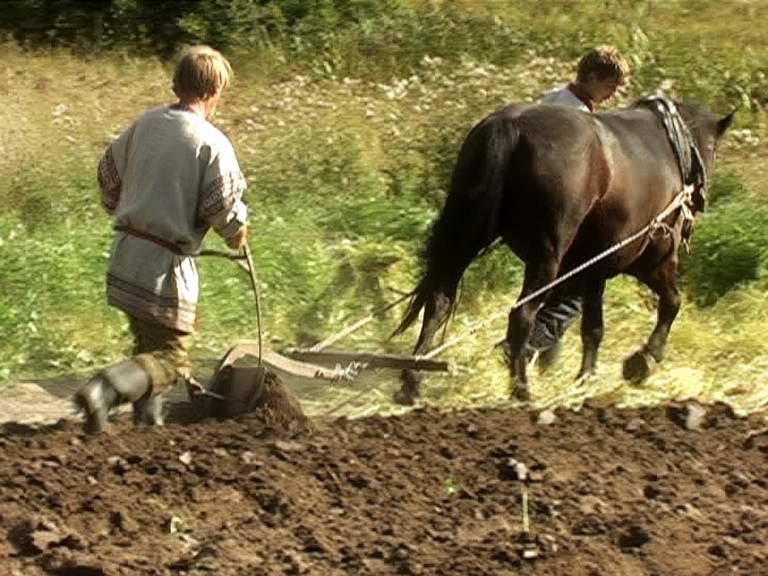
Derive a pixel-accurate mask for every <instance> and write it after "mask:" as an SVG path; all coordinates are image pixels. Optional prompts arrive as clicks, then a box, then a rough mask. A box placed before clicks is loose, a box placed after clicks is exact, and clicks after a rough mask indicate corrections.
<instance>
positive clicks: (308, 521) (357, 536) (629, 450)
mask: <svg viewBox="0 0 768 576" xmlns="http://www.w3.org/2000/svg"><path fill="white" fill-rule="evenodd" d="M704 410H706V412H704ZM704 410H702V409H701V407H699V406H698V405H693V404H691V405H686V404H680V405H674V406H667V407H658V408H649V409H643V410H620V409H616V408H611V407H607V408H603V407H598V406H586V407H585V408H584V409H582V410H581V411H579V412H572V411H560V410H557V411H555V412H545V413H541V414H535V413H530V412H525V411H521V410H514V409H506V408H505V409H502V408H493V409H476V410H462V411H452V412H442V411H438V410H436V409H433V408H424V409H420V410H415V411H413V412H411V413H409V414H405V415H402V416H394V417H388V418H384V417H372V418H365V419H357V420H349V419H346V418H340V419H336V420H325V421H323V420H318V419H316V420H315V424H316V426H315V428H316V429H315V430H314V432H313V433H312V434H309V435H307V434H301V435H288V436H286V435H285V434H283V435H280V436H278V435H276V434H275V432H274V431H273V430H270V429H269V427H267V426H266V425H265V423H264V422H263V421H262V420H260V419H259V417H257V416H254V415H250V416H245V417H241V418H239V419H236V420H228V421H217V420H206V421H203V422H189V421H187V423H185V418H184V417H183V411H182V412H178V411H177V417H176V422H177V423H175V424H170V425H168V426H166V427H164V428H159V429H137V428H134V427H133V425H132V424H131V423H130V422H129V421H128V418H127V417H125V416H121V418H120V419H119V421H118V422H116V423H114V424H113V426H112V427H111V428H110V429H109V430H108V431H107V432H106V433H104V434H102V435H100V436H95V437H92V436H85V435H83V434H82V433H81V431H80V428H79V426H78V425H77V423H76V422H74V421H72V420H61V421H59V422H58V423H55V424H36V425H34V426H33V425H28V424H19V423H14V422H7V423H5V424H3V425H2V427H0V457H2V466H0V535H2V537H1V538H0V573H2V574H9V575H24V576H36V575H47V574H54V575H65V576H80V575H82V576H98V575H131V576H135V575H166V574H171V575H173V574H182V575H201V574H216V575H220V576H229V575H235V574H237V575H240V574H242V575H276V574H319V575H325V574H371V575H373V574H376V575H379V574H382V575H384V574H424V575H432V574H434V575H451V576H453V575H465V574H466V575H485V574H487V575H512V574H546V575H551V576H559V575H563V576H565V575H568V576H587V575H606V576H618V575H621V576H634V575H638V576H639V575H649V576H650V575H657V576H667V575H669V576H688V575H690V576H702V575H713V576H714V575H725V574H745V575H746V574H749V575H757V576H760V575H768V474H767V472H768V431H767V430H766V427H767V426H768V421H766V418H765V416H763V415H751V416H749V417H746V418H739V417H736V416H735V415H734V414H733V413H732V412H731V411H730V409H729V408H728V407H726V406H723V405H717V406H707V407H704ZM187 420H189V419H187ZM524 493H525V494H526V496H525V497H524ZM526 502H527V509H528V514H527V516H526V514H525V507H526ZM526 522H527V531H526V530H525V528H526Z"/></svg>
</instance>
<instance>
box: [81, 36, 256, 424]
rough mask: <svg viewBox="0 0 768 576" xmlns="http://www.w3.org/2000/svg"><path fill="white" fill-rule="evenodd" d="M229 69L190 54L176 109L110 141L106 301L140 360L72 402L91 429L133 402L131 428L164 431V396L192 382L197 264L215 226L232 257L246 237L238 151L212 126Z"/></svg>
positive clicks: (195, 51)
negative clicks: (123, 320) (120, 317)
mask: <svg viewBox="0 0 768 576" xmlns="http://www.w3.org/2000/svg"><path fill="white" fill-rule="evenodd" d="M230 75H231V67H230V65H229V63H228V62H227V60H226V58H224V56H222V54H221V53H219V52H218V51H216V50H214V49H213V48H210V47H208V46H195V47H192V48H189V49H188V50H186V51H185V52H184V54H183V55H182V57H181V59H180V60H179V62H178V64H177V66H176V70H175V73H174V76H173V91H174V92H175V94H176V96H177V97H178V102H176V103H175V104H172V105H167V106H161V107H158V108H153V109H150V110H148V111H146V112H144V113H143V114H141V115H140V116H139V117H138V118H137V119H136V120H135V121H134V122H133V124H131V126H130V127H128V129H126V130H125V131H124V132H123V133H122V134H121V135H120V136H119V137H118V138H117V139H116V140H115V141H114V142H112V143H111V144H110V145H109V147H108V148H107V150H106V151H105V153H104V156H103V157H102V158H101V161H100V162H99V166H98V182H99V187H100V189H101V203H102V206H103V207H104V209H105V210H106V211H107V213H108V214H109V215H110V216H112V217H113V218H114V221H115V230H116V235H115V238H114V241H113V243H112V250H111V256H110V261H109V268H108V271H107V301H108V303H109V304H110V305H112V306H115V307H116V308H118V309H120V310H122V311H123V312H124V313H125V314H126V315H127V316H128V321H129V324H130V329H131V332H132V333H133V337H134V355H133V356H132V357H131V358H129V359H127V360H123V361H122V362H119V363H117V364H114V365H112V366H109V367H107V368H105V369H103V370H101V371H100V372H98V373H97V374H96V375H95V376H94V377H93V378H92V379H91V380H90V381H89V382H87V383H86V384H85V385H84V386H83V387H82V388H80V390H78V391H77V392H76V394H75V397H74V402H75V404H76V406H77V407H78V408H79V409H80V410H81V411H82V412H83V413H84V414H85V427H86V430H87V431H90V432H99V431H101V430H102V429H103V428H104V426H105V424H106V421H107V417H108V415H109V412H110V410H111V409H112V408H114V407H116V406H117V405H119V404H122V403H124V402H132V403H133V409H134V421H135V422H137V423H146V424H162V420H163V418H162V405H161V402H160V399H159V396H158V395H159V394H161V393H163V392H164V391H166V390H167V389H168V388H170V387H171V386H173V385H174V384H175V383H176V382H177V381H178V380H179V379H185V380H186V379H189V378H190V374H189V367H188V357H187V346H188V343H187V341H188V337H189V335H190V334H191V333H192V332H193V331H194V329H195V317H196V306H197V299H198V274H197V268H196V267H195V261H194V259H193V257H192V254H194V253H195V252H196V251H198V250H199V248H200V245H201V243H202V241H203V238H204V237H205V235H206V233H207V232H208V230H209V229H210V228H213V229H214V230H215V231H216V232H217V233H218V234H219V235H220V236H222V237H223V238H224V240H225V241H226V243H227V245H228V246H229V247H230V248H232V249H240V248H241V247H242V246H243V245H244V244H245V242H246V239H247V227H246V218H247V209H246V206H245V204H244V203H243V201H242V197H243V192H244V191H245V188H246V183H245V179H244V177H243V174H242V173H241V172H240V168H239V166H238V162H237V158H236V156H235V152H234V149H233V148H232V144H231V143H230V142H229V140H228V139H227V137H226V136H225V135H224V134H223V133H222V132H221V131H219V130H218V129H217V128H216V127H215V126H214V125H213V124H211V123H210V120H211V119H212V118H213V115H214V112H215V110H216V106H217V104H218V102H219V98H220V96H221V93H222V91H223V90H224V89H225V88H226V87H227V86H228V84H229V80H230Z"/></svg>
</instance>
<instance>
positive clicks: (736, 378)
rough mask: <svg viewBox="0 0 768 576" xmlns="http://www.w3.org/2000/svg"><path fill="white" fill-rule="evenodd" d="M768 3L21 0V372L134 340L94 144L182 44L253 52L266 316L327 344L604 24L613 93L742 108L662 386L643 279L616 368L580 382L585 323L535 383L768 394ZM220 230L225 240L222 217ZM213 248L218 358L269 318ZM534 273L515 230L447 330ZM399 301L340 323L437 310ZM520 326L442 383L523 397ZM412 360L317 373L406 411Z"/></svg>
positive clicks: (97, 362) (473, 345) (247, 89)
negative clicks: (490, 116) (515, 338)
mask: <svg viewBox="0 0 768 576" xmlns="http://www.w3.org/2000/svg"><path fill="white" fill-rule="evenodd" d="M566 4H567V5H568V6H567V7H568V10H565V9H564V8H565V7H566V6H565V5H566ZM6 7H7V8H6ZM766 21H768V5H766V4H765V3H762V2H757V1H748V0H731V1H727V2H723V1H708V0H688V1H686V2H677V1H674V0H669V1H665V2H661V1H653V0H623V1H622V0H601V1H598V0H585V1H583V2H563V1H560V2H555V1H539V2H534V1H530V2H529V1H524V0H518V1H494V0H464V1H462V0H454V1H449V0H446V1H442V2H441V1H426V0H425V1H420V0H231V1H225V0H199V1H196V2H195V1H186V2H162V3H158V2H140V1H136V0H113V1H112V2H67V1H57V2H53V1H45V0H27V1H23V2H6V3H4V4H3V13H2V15H0V35H2V36H3V37H4V40H3V42H2V43H0V53H2V56H3V58H2V59H1V60H0V93H2V94H3V96H4V101H5V104H4V106H3V107H2V109H0V126H2V130H0V206H2V207H3V210H2V211H0V331H2V332H1V333H2V338H1V339H0V381H10V380H20V379H25V378H27V379H28V378H36V379H41V378H52V377H58V376H63V375H71V377H73V378H84V377H85V376H86V375H87V374H88V373H90V372H91V371H93V370H94V369H96V368H97V367H99V366H101V365H103V364H105V363H108V362H111V361H114V360H116V359H118V358H120V357H121V355H123V354H124V353H125V352H126V351H127V349H128V346H129V338H128V333H127V327H126V324H125V322H124V320H123V319H122V317H121V316H120V314H119V313H118V312H117V311H115V310H112V309H110V308H108V307H107V306H106V304H105V303H104V269H105V265H106V256H107V250H108V246H109V242H110V237H111V231H110V223H109V221H108V219H107V218H106V216H105V215H104V214H103V213H102V212H101V209H100V207H99V206H98V201H97V195H96V184H95V165H96V162H97V160H98V158H99V156H100V155H101V153H102V151H103V149H104V147H105V146H106V145H107V144H108V143H109V142H110V140H111V139H112V138H113V137H114V136H115V135H116V134H117V133H118V132H119V131H120V130H122V129H123V128H125V127H126V126H127V124H128V123H129V122H130V121H131V120H132V119H133V117H134V116H135V115H136V114H137V113H139V112H140V111H142V110H143V109H144V108H146V107H148V106H153V105H158V104H161V103H165V102H168V101H170V100H171V98H172V93H171V91H170V72H171V68H172V65H173V55H174V54H175V52H176V51H177V49H178V48H179V47H180V46H181V45H182V44H183V43H185V42H197V41H204V42H207V43H211V44H213V45H215V46H217V47H219V48H221V49H222V50H224V51H225V52H226V53H227V54H228V56H230V57H231V59H232V61H233V64H234V66H235V70H236V74H237V78H236V82H235V84H234V86H233V87H232V88H231V90H229V92H228V93H227V94H226V95H225V100H224V101H223V102H222V105H221V107H220V108H221V109H220V112H219V115H218V117H217V123H218V124H219V125H220V127H221V128H222V129H223V130H224V131H225V132H226V133H227V134H228V135H229V136H230V138H231V139H232V140H233V142H234V143H235V146H236V149H237V151H238V155H239V158H240V162H241V165H242V167H243V169H244V171H245V173H246V176H247V178H248V181H249V183H250V189H249V192H248V200H249V202H250V204H251V210H252V212H251V213H252V215H251V230H252V237H251V245H252V247H253V249H254V252H255V253H256V254H257V267H258V272H259V276H260V280H261V283H262V291H263V298H264V302H263V307H264V310H265V314H264V316H265V323H266V328H267V332H268V334H267V336H268V339H269V341H270V342H271V345H272V346H274V347H278V348H279V347H280V346H283V345H306V344H311V343H313V342H316V341H318V340H320V339H322V338H323V337H325V336H327V335H328V334H330V333H332V332H335V331H336V330H337V329H338V328H340V326H341V325H343V324H344V323H346V322H347V321H351V320H355V319H357V318H358V317H360V316H362V315H364V314H366V313H367V312H368V311H369V310H370V309H372V308H375V307H377V306H379V305H381V304H382V303H385V302H388V301H391V300H392V299H393V298H395V297H396V296H397V295H398V291H404V290H408V289H410V287H411V286H412V284H413V283H414V281H415V279H416V278H417V275H418V258H417V255H418V251H419V249H420V247H421V243H422V241H423V239H424V236H425V234H426V232H427V230H428V226H429V223H430V222H431V220H432V218H433V217H434V216H435V214H436V211H437V210H438V209H439V207H440V205H441V202H442V199H443V198H444V195H445V189H446V182H447V179H448V176H449V174H450V171H451V167H452V163H453V160H454V158H455V154H456V152H457V149H458V146H459V144H460V142H461V139H462V137H463V135H464V134H465V133H466V131H467V130H468V129H469V127H470V126H471V125H472V124H473V123H474V122H475V121H477V120H479V119H480V118H482V117H483V116H484V115H486V114H487V113H488V112H490V111H492V110H493V109H495V108H496V107H497V106H499V105H501V104H504V103H507V102H510V101H513V100H531V99H535V98H537V97H538V96H539V95H540V94H541V93H542V92H544V91H545V90H547V89H549V88H551V87H553V86H554V85H556V84H559V83H563V82H565V81H567V80H568V79H570V77H571V76H572V74H573V66H574V63H575V60H576V59H577V58H578V56H579V55H580V54H581V53H582V52H583V51H584V50H585V49H586V48H588V47H590V46H592V45H595V44H599V43H613V44H615V45H617V46H618V47H619V48H620V49H621V50H623V51H624V52H625V53H626V54H627V55H629V57H630V58H631V59H632V64H633V71H634V74H633V79H632V82H631V84H630V85H629V86H628V87H627V89H625V90H624V91H623V92H622V93H621V94H620V95H619V96H618V98H617V101H616V102H614V104H616V105H623V104H626V103H628V102H629V101H631V100H632V99H634V98H635V97H638V96H641V95H645V94H649V93H656V92H664V93H666V94H669V95H673V96H675V97H679V98H683V99H697V100H700V101H704V102H706V103H707V104H708V105H709V106H710V107H711V108H713V109H715V110H717V111H718V112H721V113H724V112H727V111H728V110H730V109H731V108H733V107H734V106H738V107H739V113H738V116H737V118H738V119H737V125H736V128H735V129H734V130H733V131H732V132H731V133H730V135H729V138H728V140H727V142H726V143H725V145H724V146H723V148H722V150H721V152H720V155H719V163H718V172H717V176H716V178H715V182H714V187H713V190H712V191H711V198H712V202H711V205H710V206H711V207H710V209H709V210H708V211H707V212H706V213H705V214H704V215H703V217H702V218H701V219H700V221H699V223H698V225H697V228H696V232H695V235H694V241H693V244H692V251H691V254H690V255H688V256H687V257H686V259H685V261H684V271H683V283H684V288H685V297H686V298H685V303H684V307H683V311H682V312H681V315H680V316H679V319H678V321H677V323H676V324H675V327H674V329H673V332H672V336H671V339H670V347H669V351H668V357H667V360H665V362H664V364H663V366H662V367H661V368H660V369H659V370H658V371H657V372H656V373H655V374H654V375H653V376H652V377H651V379H650V380H649V382H648V383H647V384H646V385H645V386H644V387H642V388H632V387H629V386H627V385H625V384H623V383H622V381H621V379H620V368H619V366H620V362H621V359H622V358H623V357H624V356H625V355H626V354H627V353H629V352H630V351H632V350H633V349H634V348H635V347H636V346H637V345H639V344H640V343H641V342H642V341H644V339H645V337H646V336H647V334H648V332H649V331H650V329H651V326H652V324H653V321H654V316H655V308H654V302H653V299H652V298H651V297H649V296H648V292H647V290H646V289H645V288H642V287H639V286H637V285H636V284H635V283H634V282H633V281H630V280H627V279H617V280H615V281H613V282H612V283H611V284H610V287H609V290H608V292H607V297H606V326H607V335H606V339H605V342H604V346H603V349H604V352H603V356H602V364H601V366H600V371H599V374H598V378H597V379H596V380H595V381H594V382H591V383H589V385H587V386H584V387H581V388H579V389H575V388H574V386H573V385H572V381H571V379H572V377H573V375H574V374H575V372H576V370H577V368H578V357H579V353H580V343H579V338H578V334H577V331H576V330H573V331H572V333H570V334H569V335H568V336H567V346H568V351H567V353H566V354H565V356H564V362H563V364H562V367H561V368H558V369H556V370H555V371H554V372H553V373H551V374H548V375H547V376H546V377H540V378H537V380H536V382H535V383H534V395H535V397H536V402H537V403H539V404H541V405H548V404H553V403H565V404H578V403H580V402H581V401H583V400H584V398H586V397H600V398H604V399H605V400H607V401H616V402H622V403H628V404H637V403H648V402H656V401H660V400H663V399H666V398H671V397H683V396H694V395H695V396H699V397H701V398H703V399H707V400H717V399H720V400H726V401H729V402H731V403H732V404H734V405H735V406H736V407H737V408H739V409H742V410H751V409H756V408H758V407H760V406H765V405H766V404H768V386H766V383H767V382H768V343H766V338H765V336H764V331H765V327H766V326H768V304H767V303H766V298H765V296H766V289H767V288H768V285H767V281H766V274H765V271H766V263H768V251H767V248H766V247H768V209H766V199H768V184H766V182H767V181H768V180H766V167H765V160H764V158H765V150H766V147H765V141H766V136H767V134H766V123H765V122H766V116H765V112H764V108H765V106H766V103H768V38H767V37H766V36H765V34H764V30H763V27H762V26H761V25H760V24H759V23H761V22H766ZM208 244H209V245H210V246H217V247H220V246H221V244H220V242H219V241H218V239H216V238H213V236H211V237H210V238H209V241H208ZM200 268H201V273H202V279H203V285H202V290H203V294H202V302H201V311H200V313H201V323H200V331H199V333H198V334H197V336H196V338H195V340H194V356H195V359H196V361H197V363H198V364H199V365H200V366H202V365H203V364H205V362H206V361H207V360H210V359H212V358H216V357H218V356H220V355H221V354H222V353H223V351H224V350H225V349H226V348H227V347H228V346H229V345H230V344H232V343H233V342H234V341H235V340H237V339H238V338H244V337H253V336H254V335H255V315H254V312H253V301H252V295H251V294H250V292H249V291H248V283H247V278H246V277H245V276H244V275H243V274H242V273H241V272H240V271H238V269H237V268H236V267H234V266H233V265H232V264H231V263H229V262H226V261H216V260H201V262H200ZM519 285H520V267H519V264H518V262H517V261H516V259H515V258H514V257H513V256H512V255H511V254H509V253H508V252H507V251H506V250H496V251H494V252H492V253H491V254H489V255H488V256H486V257H485V258H483V259H482V260H480V261H478V262H477V263H476V264H475V265H473V267H472V268H471V269H470V270H469V273H468V275H467V276H466V278H465V281H464V284H463V291H462V300H461V305H460V308H459V313H458V315H457V317H456V319H455V320H454V322H453V324H452V325H451V327H450V328H449V334H450V335H456V334H458V333H460V332H461V331H462V330H463V329H465V328H466V327H467V326H468V325H471V324H472V323H473V322H476V321H480V320H482V319H483V318H485V317H487V316H488V315H489V314H491V313H493V312H496V311H498V310H499V309H504V308H506V307H508V306H509V305H510V304H511V303H512V302H513V301H514V299H515V298H516V296H517V293H518V291H519ZM398 314H399V310H395V311H394V312H393V313H391V314H390V315H388V316H385V317H382V318H381V320H380V321H379V322H376V323H373V324H372V325H371V326H370V327H369V328H367V329H366V330H363V331H362V332H361V333H360V334H359V335H356V336H354V337H351V338H349V339H348V340H347V341H345V342H343V343H341V345H342V347H344V348H353V349H360V350H381V349H387V350H392V351H399V352H407V351H409V350H410V348H411V346H412V344H413V341H414V340H415V336H416V335H415V331H414V333H410V334H408V335H407V337H405V338H401V339H398V340H396V341H391V342H388V341H386V336H387V335H388V334H389V332H390V331H391V330H392V328H393V327H394V324H395V321H396V319H397V316H398ZM504 330H505V326H504V322H499V324H498V325H497V326H494V327H492V328H490V329H489V330H486V331H485V332H483V333H481V334H478V335H477V336H475V337H472V338H471V339H469V340H467V341H466V342H465V343H463V344H462V345H461V346H460V347H457V348H456V349H453V350H451V351H450V352H448V353H446V356H447V357H449V358H450V359H451V360H453V361H455V366H456V369H455V372H454V373H453V374H452V375H450V376H444V377H435V378H432V379H431V380H430V384H429V385H428V388H427V398H428V399H429V400H431V401H435V402H440V403H442V404H443V405H457V404H467V403H478V402H497V401H500V400H504V399H506V398H507V396H508V382H507V373H506V369H505V368H504V366H503V363H502V361H501V357H500V355H499V354H498V352H495V351H494V350H493V349H492V345H493V342H494V341H495V340H497V339H498V338H499V337H500V336H501V335H502V334H503V333H504ZM395 377H396V375H395V374H394V373H390V372H384V373H381V374H370V373H368V374H366V375H365V376H364V377H363V378H361V379H360V380H359V381H358V382H356V383H354V384H352V385H350V386H348V387H345V386H337V387H334V388H327V387H325V388H323V385H318V386H317V391H316V392H315V393H314V394H313V395H312V397H313V398H314V399H315V401H317V402H318V403H323V404H325V405H329V404H332V403H333V402H336V401H338V400H342V399H344V398H346V397H347V396H348V395H350V394H354V393H356V391H357V390H363V389H365V388H366V387H373V388H374V391H373V392H371V393H370V394H368V395H367V396H366V397H364V398H362V399H360V400H359V401H357V403H356V404H355V405H356V406H357V407H358V410H359V412H360V413H362V412H364V411H371V410H377V409H382V410H386V409H389V406H388V403H387V400H388V399H387V396H388V394H389V393H390V391H391V390H392V389H393V388H394V387H395V386H396V382H395Z"/></svg>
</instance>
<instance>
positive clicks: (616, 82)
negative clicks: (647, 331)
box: [529, 46, 629, 368]
mask: <svg viewBox="0 0 768 576" xmlns="http://www.w3.org/2000/svg"><path fill="white" fill-rule="evenodd" d="M628 76H629V64H628V63H627V61H626V60H625V59H624V57H622V56H621V54H619V52H618V51H617V50H616V48H614V47H612V46H598V47H597V48H593V49H592V50H590V51H589V52H587V53H586V54H585V55H584V56H582V58H581V59H580V60H579V63H578V66H577V69H576V79H575V80H574V81H573V82H570V83H569V84H568V85H567V86H564V87H562V88H558V89H556V90H552V91H551V92H548V93H547V94H545V95H544V96H543V97H542V98H541V100H540V103H542V104H556V105H561V106H570V107H573V108H578V109H580V110H582V111H584V112H594V110H595V107H596V106H597V105H598V104H600V103H602V102H604V101H606V100H608V99H610V98H611V97H612V96H613V95H614V94H615V93H616V90H617V89H618V88H619V86H621V85H622V84H624V82H626V80H627V77H628ZM581 303H582V298H581V296H579V295H568V294H562V293H557V292H555V293H553V294H552V295H551V296H550V297H549V298H548V299H547V301H546V302H545V303H544V306H543V307H542V308H541V310H539V312H538V313H537V314H536V320H535V322H534V325H533V329H532V331H531V338H530V341H529V348H530V349H531V354H532V355H533V354H535V353H536V352H538V353H539V354H540V355H539V366H540V367H541V368H548V367H549V366H551V365H552V364H553V363H554V362H555V361H556V360H557V358H558V357H559V355H560V350H561V346H562V344H561V339H562V337H563V335H564V334H565V332H566V330H567V329H568V327H569V326H570V325H571V324H572V323H573V321H574V320H576V318H577V317H578V315H579V314H580V313H581Z"/></svg>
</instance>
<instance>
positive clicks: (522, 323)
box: [507, 258, 558, 402]
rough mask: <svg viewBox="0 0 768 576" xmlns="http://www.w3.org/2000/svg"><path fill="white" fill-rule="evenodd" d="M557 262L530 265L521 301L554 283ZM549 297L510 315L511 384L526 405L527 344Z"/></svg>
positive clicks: (508, 341)
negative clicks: (539, 312) (541, 309)
mask: <svg viewBox="0 0 768 576" xmlns="http://www.w3.org/2000/svg"><path fill="white" fill-rule="evenodd" d="M557 268H558V262H557V260H556V259H554V258H549V259H542V260H541V261H539V262H537V264H535V265H533V264H528V265H526V267H525V279H524V280H523V289H522V292H521V293H520V298H519V299H520V300H521V299H523V298H525V297H526V296H527V295H528V294H531V293H533V292H535V291H536V290H538V289H540V288H542V287H543V286H546V285H547V284H548V283H550V282H552V281H553V280H554V279H555V276H556V274H557ZM546 296H547V293H546V292H545V293H544V294H541V295H540V296H538V297H536V298H534V299H533V300H531V301H529V302H527V303H525V304H523V305H521V306H517V305H515V307H513V308H512V310H511V311H510V313H509V324H508V326H507V343H508V345H509V351H508V353H509V368H510V375H511V377H512V381H513V382H514V384H515V396H517V398H518V399H519V400H521V401H523V402H527V401H528V400H529V399H530V393H529V391H528V375H527V373H526V369H527V365H528V354H527V353H526V352H527V349H528V340H529V338H530V334H531V328H532V327H533V322H534V319H535V318H536V312H537V311H538V309H539V308H540V307H541V304H542V302H543V301H544V299H545V298H546Z"/></svg>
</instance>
